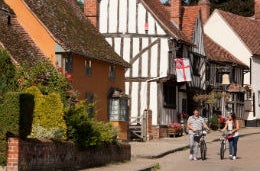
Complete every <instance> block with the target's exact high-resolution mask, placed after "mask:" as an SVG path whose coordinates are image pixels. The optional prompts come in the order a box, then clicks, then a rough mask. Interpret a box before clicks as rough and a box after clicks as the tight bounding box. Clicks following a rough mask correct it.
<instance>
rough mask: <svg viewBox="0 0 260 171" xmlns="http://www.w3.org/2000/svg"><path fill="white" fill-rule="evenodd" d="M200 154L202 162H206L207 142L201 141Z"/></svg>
mask: <svg viewBox="0 0 260 171" xmlns="http://www.w3.org/2000/svg"><path fill="white" fill-rule="evenodd" d="M200 153H201V159H202V160H206V154H207V146H206V142H205V141H201V144H200Z"/></svg>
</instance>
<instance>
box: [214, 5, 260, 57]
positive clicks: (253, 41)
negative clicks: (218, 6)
mask: <svg viewBox="0 0 260 171" xmlns="http://www.w3.org/2000/svg"><path fill="white" fill-rule="evenodd" d="M217 12H219V14H221V15H222V16H223V18H224V19H225V20H226V22H227V23H228V24H229V25H230V26H231V27H232V28H233V30H234V31H235V32H236V33H237V34H238V35H239V36H240V38H241V39H242V40H243V41H244V43H245V44H246V45H247V47H248V48H249V49H250V50H251V52H252V53H253V54H254V55H260V25H258V23H257V22H256V21H255V20H253V19H252V18H247V17H243V16H239V15H236V14H233V13H230V12H225V11H222V10H217Z"/></svg>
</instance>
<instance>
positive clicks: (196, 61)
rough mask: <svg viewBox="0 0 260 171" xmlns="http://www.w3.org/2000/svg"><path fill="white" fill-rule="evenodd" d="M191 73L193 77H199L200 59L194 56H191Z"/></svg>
mask: <svg viewBox="0 0 260 171" xmlns="http://www.w3.org/2000/svg"><path fill="white" fill-rule="evenodd" d="M192 71H193V74H194V75H196V76H200V57H199V56H198V55H195V54H193V64H192Z"/></svg>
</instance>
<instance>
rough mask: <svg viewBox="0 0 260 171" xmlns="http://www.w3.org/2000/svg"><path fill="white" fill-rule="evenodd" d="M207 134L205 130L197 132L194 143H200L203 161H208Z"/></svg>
mask: <svg viewBox="0 0 260 171" xmlns="http://www.w3.org/2000/svg"><path fill="white" fill-rule="evenodd" d="M206 134H207V132H206V131H205V130H202V131H196V132H195V134H194V141H196V142H198V143H199V149H200V155H201V159H202V160H206V155H207V145H206V141H205V136H206Z"/></svg>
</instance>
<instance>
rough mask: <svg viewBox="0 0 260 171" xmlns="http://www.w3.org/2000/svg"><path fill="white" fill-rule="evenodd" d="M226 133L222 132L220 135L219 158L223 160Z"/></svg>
mask: <svg viewBox="0 0 260 171" xmlns="http://www.w3.org/2000/svg"><path fill="white" fill-rule="evenodd" d="M226 136H227V134H226V133H223V134H222V135H221V136H220V138H219V139H220V159H221V160H223V159H224V155H225V151H226V144H227V138H226Z"/></svg>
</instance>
